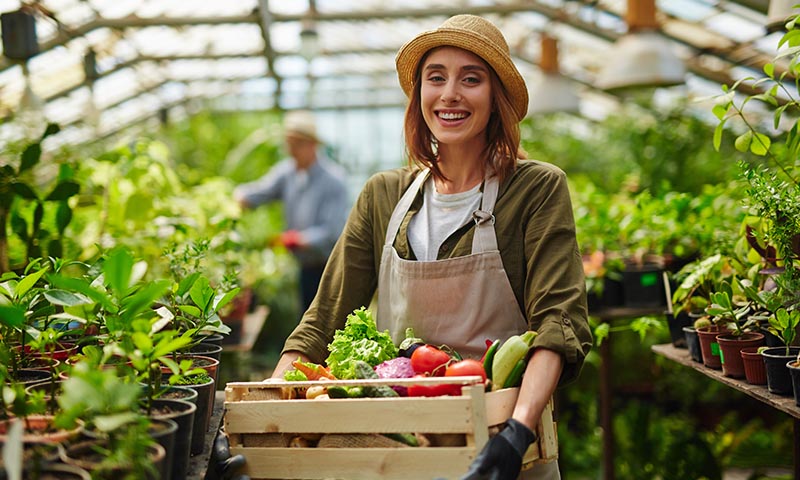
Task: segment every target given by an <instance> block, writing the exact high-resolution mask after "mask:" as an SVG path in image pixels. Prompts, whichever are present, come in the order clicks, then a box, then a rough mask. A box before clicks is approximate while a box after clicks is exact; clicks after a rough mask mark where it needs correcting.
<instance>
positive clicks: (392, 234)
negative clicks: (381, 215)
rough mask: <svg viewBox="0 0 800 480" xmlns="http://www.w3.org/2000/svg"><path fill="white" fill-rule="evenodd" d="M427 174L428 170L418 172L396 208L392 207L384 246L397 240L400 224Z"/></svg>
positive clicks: (390, 244)
mask: <svg viewBox="0 0 800 480" xmlns="http://www.w3.org/2000/svg"><path fill="white" fill-rule="evenodd" d="M429 173H430V169H429V168H426V169H424V170H422V171H421V172H419V174H418V175H417V178H415V179H414V182H413V183H412V184H411V186H409V187H408V189H407V190H406V192H405V193H404V194H403V196H402V197H400V201H399V202H397V206H395V207H394V211H393V212H392V216H391V217H390V218H389V226H388V227H386V242H385V243H384V245H388V246H392V245H394V240H395V238H397V232H398V231H399V230H400V224H401V223H403V218H405V216H406V213H408V209H409V208H411V204H412V203H413V202H414V199H415V198H416V197H417V193H418V192H419V189H420V188H422V185H423V184H424V183H425V180H426V179H427V178H428V174H429Z"/></svg>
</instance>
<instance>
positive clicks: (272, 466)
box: [224, 377, 558, 480]
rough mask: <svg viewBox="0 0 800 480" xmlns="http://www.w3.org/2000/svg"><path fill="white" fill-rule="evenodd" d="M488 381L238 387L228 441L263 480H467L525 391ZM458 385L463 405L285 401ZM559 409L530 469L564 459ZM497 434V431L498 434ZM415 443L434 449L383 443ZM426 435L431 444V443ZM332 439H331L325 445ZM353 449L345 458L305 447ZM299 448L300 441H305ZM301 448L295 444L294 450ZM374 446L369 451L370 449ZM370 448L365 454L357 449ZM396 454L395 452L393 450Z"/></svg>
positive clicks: (452, 399) (430, 400) (228, 417)
mask: <svg viewBox="0 0 800 480" xmlns="http://www.w3.org/2000/svg"><path fill="white" fill-rule="evenodd" d="M476 380H480V377H448V378H446V379H445V378H429V379H422V380H420V379H392V380H336V381H332V382H318V381H317V382H282V381H281V382H278V381H276V382H274V383H260V382H238V383H228V384H227V386H226V388H225V417H224V421H225V431H226V432H227V433H228V435H229V437H230V445H231V454H233V455H236V454H243V455H244V456H245V457H246V458H247V466H246V470H245V472H243V473H246V474H248V475H250V477H251V478H253V479H254V480H255V479H276V478H277V479H332V478H334V479H348V480H350V479H364V480H375V479H378V478H380V479H403V480H407V479H409V478H413V479H458V478H460V477H461V476H462V475H463V474H464V473H466V471H467V469H468V468H469V465H470V463H471V462H472V460H473V459H474V458H475V456H476V455H477V454H478V453H479V452H480V450H481V448H482V447H483V445H484V444H485V443H486V442H487V441H488V439H489V435H490V431H491V430H492V427H494V426H497V425H499V424H501V423H503V422H504V421H505V420H506V419H507V418H508V417H510V416H511V413H512V411H513V408H514V403H515V402H516V398H517V394H518V391H519V389H516V388H514V389H503V390H499V391H495V392H489V393H487V392H485V391H484V387H483V385H482V384H477V385H476V384H475V382H476ZM420 383H425V384H437V383H439V384H441V383H458V384H461V385H462V395H461V396H442V397H395V398H354V399H338V398H337V399H326V400H306V399H294V400H285V399H284V398H285V396H286V393H287V392H289V391H291V389H292V388H305V387H309V386H312V385H320V384H324V385H332V384H336V385H342V386H355V385H361V386H364V385H412V384H420ZM552 408H553V406H552V399H551V401H550V402H549V404H548V406H547V408H546V409H545V411H544V413H543V415H542V419H541V422H540V423H539V426H538V427H537V434H538V436H539V440H538V441H537V442H536V443H534V444H533V445H531V448H529V449H528V451H527V453H526V455H525V458H524V462H523V463H524V465H525V466H526V467H529V466H531V465H533V464H534V463H540V462H551V461H554V460H555V459H556V458H557V456H558V440H557V437H556V424H555V422H554V421H553V410H552ZM495 430H496V429H495ZM386 433H415V434H418V436H419V437H420V438H423V440H430V441H431V444H430V445H428V446H420V447H407V446H405V445H403V444H401V443H399V442H394V441H389V440H388V439H387V438H386V437H384V436H382V435H380V434H386ZM419 434H422V435H421V436H420V435H419ZM323 436H324V437H323ZM320 437H323V438H326V439H328V438H337V437H339V438H340V439H341V438H344V439H350V440H352V442H345V443H350V445H349V446H347V445H343V446H341V447H339V448H332V447H320V446H305V445H297V444H298V443H300V444H302V443H303V442H309V443H311V444H312V445H313V444H315V443H316V442H317V441H319V442H320V443H319V444H320V445H324V444H326V442H324V441H323V440H321V439H320ZM298 438H299V440H298ZM292 439H294V444H293V445H292V446H289V442H290V441H292ZM365 439H366V440H367V442H366V443H368V444H369V446H364V445H363V443H364V442H363V440H365ZM359 441H362V442H361V443H362V445H361V446H355V445H356V444H358V443H359ZM387 443H388V444H390V445H387Z"/></svg>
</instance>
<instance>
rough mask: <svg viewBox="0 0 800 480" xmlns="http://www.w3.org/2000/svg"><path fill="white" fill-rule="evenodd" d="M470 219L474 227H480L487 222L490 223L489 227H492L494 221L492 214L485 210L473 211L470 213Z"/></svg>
mask: <svg viewBox="0 0 800 480" xmlns="http://www.w3.org/2000/svg"><path fill="white" fill-rule="evenodd" d="M472 219H473V220H475V225H480V224H482V223H485V222H487V221H491V225H494V221H495V218H494V214H493V213H491V212H487V211H485V210H475V211H474V212H472Z"/></svg>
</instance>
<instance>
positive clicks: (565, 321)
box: [562, 318, 570, 326]
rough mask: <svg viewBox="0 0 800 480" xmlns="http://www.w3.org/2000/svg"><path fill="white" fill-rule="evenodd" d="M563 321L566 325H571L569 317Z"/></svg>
mask: <svg viewBox="0 0 800 480" xmlns="http://www.w3.org/2000/svg"><path fill="white" fill-rule="evenodd" d="M562 321H563V322H564V325H566V326H569V323H570V322H569V318H565V319H563V320H562Z"/></svg>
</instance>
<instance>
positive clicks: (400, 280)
mask: <svg viewBox="0 0 800 480" xmlns="http://www.w3.org/2000/svg"><path fill="white" fill-rule="evenodd" d="M429 173H430V172H429V170H428V169H426V170H423V171H422V172H420V174H419V175H417V178H416V179H415V180H414V182H413V183H412V184H411V186H410V187H409V188H408V190H406V192H405V193H404V194H403V196H402V198H401V199H400V201H399V202H398V204H397V206H396V207H395V209H394V212H392V216H391V218H390V219H389V226H388V227H387V229H386V243H385V244H384V246H383V253H382V255H381V266H380V276H379V279H378V313H377V320H376V321H377V324H378V329H379V330H389V333H390V334H391V335H392V339H393V340H394V342H395V344H399V343H400V342H401V341H402V340H403V338H405V329H406V328H407V327H411V328H413V329H414V333H415V335H416V336H417V337H420V338H423V339H425V341H426V342H428V343H431V344H434V345H441V344H446V345H449V346H450V347H452V348H454V349H455V350H456V351H457V352H459V353H460V354H461V355H463V356H464V357H465V358H467V357H471V358H480V357H481V356H482V355H483V352H484V351H485V350H486V339H496V338H500V339H505V338H508V337H510V336H512V335H516V334H519V333H521V332H524V331H525V330H527V329H528V323H527V321H526V320H525V317H524V316H523V315H522V312H521V311H520V309H519V306H518V304H517V300H516V297H515V296H514V291H513V290H512V289H511V284H510V283H509V281H508V276H507V275H506V272H505V269H504V268H503V261H502V258H501V257H500V251H499V250H498V249H497V236H496V234H495V230H494V215H492V212H493V210H494V205H495V201H496V200H497V191H498V188H499V182H498V179H497V176H495V175H492V176H489V177H487V178H486V180H485V183H484V188H483V197H482V199H481V207H480V209H479V210H476V211H475V212H474V213H473V218H474V220H475V224H476V225H475V235H474V238H473V241H472V253H471V254H470V255H467V256H464V257H456V258H449V259H446V260H437V261H433V262H420V261H413V260H404V259H402V258H400V256H399V255H398V254H397V251H396V250H395V249H394V246H393V245H394V240H395V238H396V237H397V233H398V231H399V229H400V224H401V223H402V221H403V219H404V218H405V216H406V214H407V213H408V210H409V208H410V207H411V204H412V202H413V201H414V198H415V197H416V195H417V194H418V192H419V191H420V189H421V188H422V185H423V184H424V183H425V180H426V179H427V178H428V174H429ZM520 478H525V479H537V480H555V479H558V478H560V476H559V472H558V464H557V463H556V462H552V463H550V464H543V465H537V466H535V467H534V468H532V469H531V470H528V471H526V472H523V475H522V476H521V477H520Z"/></svg>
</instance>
